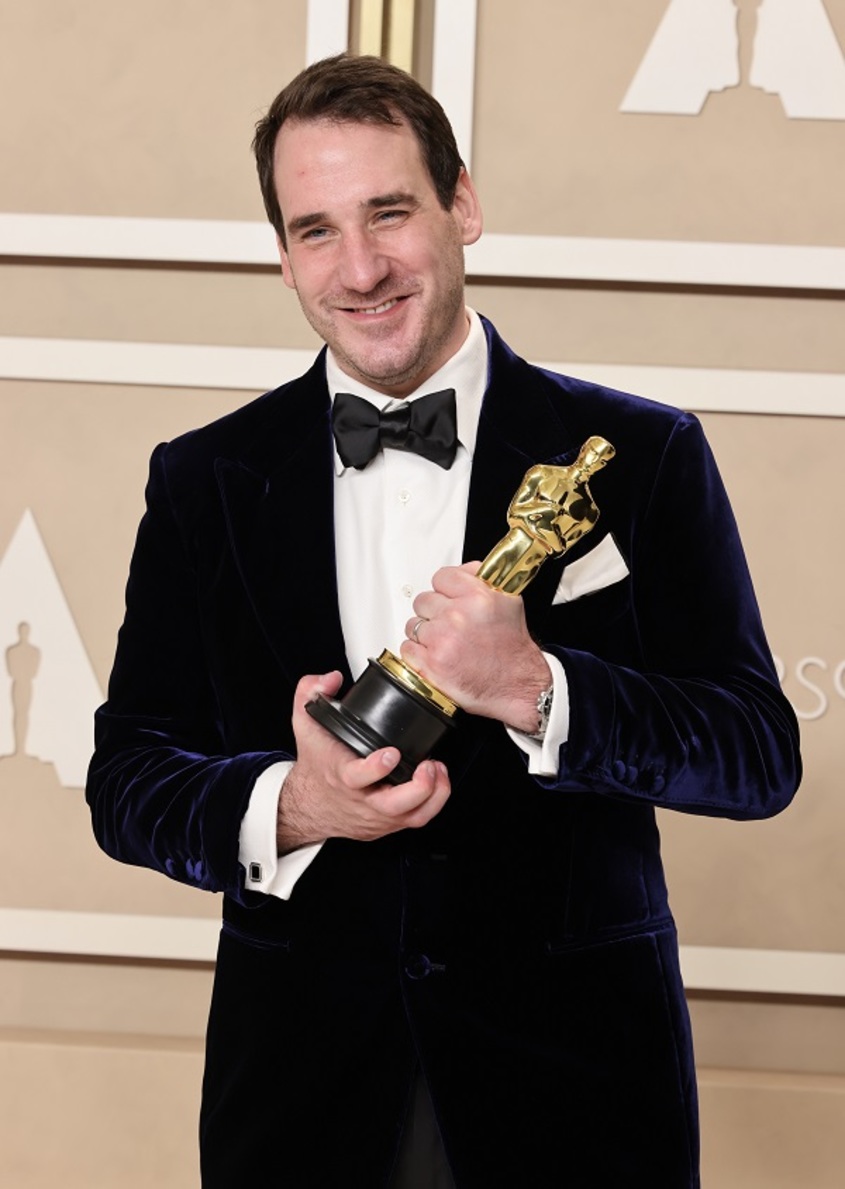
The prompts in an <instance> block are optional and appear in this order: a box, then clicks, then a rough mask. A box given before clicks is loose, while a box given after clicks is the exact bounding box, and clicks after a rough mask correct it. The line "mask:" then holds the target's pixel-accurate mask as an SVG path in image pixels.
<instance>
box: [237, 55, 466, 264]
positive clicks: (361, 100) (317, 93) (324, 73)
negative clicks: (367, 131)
mask: <svg viewBox="0 0 845 1189" xmlns="http://www.w3.org/2000/svg"><path fill="white" fill-rule="evenodd" d="M321 119H324V120H335V121H337V122H338V123H344V122H348V123H352V124H394V125H396V124H407V125H408V127H409V128H410V129H411V131H412V132H413V133H414V135H415V136H416V138H417V142H418V143H419V146H420V152H421V153H422V159H423V163H424V164H425V167H426V169H427V170H428V173H429V176H430V177H431V181H432V183H433V185H434V189H435V192H436V194H437V199H438V201H439V203H440V205H441V206H442V207H443V208H444V210H451V209H452V206H453V204H454V201H455V190H456V187H457V184H458V177H459V176H460V172H461V169H462V168H463V162H462V161H461V157H460V154H459V153H458V146H457V144H456V143H455V134H454V132H453V131H452V126H451V124H450V123H449V120H448V119H447V117H446V113H445V112H444V111H443V108H442V107H441V106H440V104H439V103H438V102H437V100H436V99H435V98H434V97H433V96H432V95H430V94H429V93H428V91H426V89H425V88H424V87H422V86H421V85H420V84H419V83H418V82H417V80H416V79H415V78H412V77H411V75H410V74H406V72H405V71H404V70H399V68H398V67H396V66H391V65H390V64H389V63H388V62H385V61H383V60H382V59H381V58H375V57H370V56H368V55H362V56H360V57H353V56H352V55H349V54H338V55H336V56H335V57H333V58H323V59H322V61H320V62H315V63H313V65H311V66H308V67H306V69H305V70H303V71H302V72H301V73H300V74H298V75H297V76H296V78H295V79H293V80H292V81H291V82H289V83H288V85H287V86H286V87H285V88H284V89H283V90H282V91H280V92H279V94H278V95H277V96H276V98H275V99H274V100H273V102H272V103H271V105H270V108H269V110H268V112H267V114H266V116H264V117H263V118H262V119H261V120H259V122H258V124H257V125H256V127H255V137H254V138H253V142H252V151H253V152H254V153H255V161H256V165H257V167H258V180H259V183H260V185H261V195H262V197H263V199H264V207H265V209H266V211H267V218H268V219H269V220H270V222H271V223H272V225H273V227H274V228H275V231H276V234H277V235H278V236H279V238H280V239H281V241H282V243H283V244H284V242H285V228H284V219H283V217H282V211H281V207H280V206H279V199H278V196H277V194H276V183H275V179H274V177H273V154H274V150H275V147H276V137H277V136H278V134H279V129H280V128H281V126H282V124H284V123H285V121H286V120H321Z"/></svg>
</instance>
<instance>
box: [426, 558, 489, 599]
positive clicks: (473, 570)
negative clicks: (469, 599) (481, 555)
mask: <svg viewBox="0 0 845 1189" xmlns="http://www.w3.org/2000/svg"><path fill="white" fill-rule="evenodd" d="M480 567H481V562H477V561H469V562H464V564H463V565H462V566H442V567H441V568H440V569H439V570H437V572H436V573H435V575H434V577H433V578H432V580H431V585H432V587H433V588H434V590H435V591H436V592H437V593H438V594H442V595H445V596H446V597H447V598H450V599H454V598H457V597H458V596H459V595H462V594H467V593H468V592H469V591H471V590H472V589H473V588H474V586H475V576H476V574H477V573H478V570H479V569H480ZM478 581H479V582H480V581H481V579H478ZM485 585H486V583H485Z"/></svg>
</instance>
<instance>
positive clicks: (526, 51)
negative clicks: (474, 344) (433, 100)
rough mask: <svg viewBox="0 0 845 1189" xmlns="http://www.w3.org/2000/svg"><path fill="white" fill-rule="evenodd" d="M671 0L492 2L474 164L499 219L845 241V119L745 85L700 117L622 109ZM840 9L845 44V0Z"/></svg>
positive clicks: (544, 228)
mask: <svg viewBox="0 0 845 1189" xmlns="http://www.w3.org/2000/svg"><path fill="white" fill-rule="evenodd" d="M666 7H667V3H666V0H638V3H636V4H631V3H630V2H629V0H601V2H600V3H596V0H567V3H565V4H560V3H558V2H557V0H525V3H523V4H521V5H520V8H519V18H518V19H515V14H514V9H513V6H512V5H511V4H510V3H508V0H487V2H486V3H484V4H482V5H481V6H480V9H479V20H478V61H477V67H476V70H477V73H476V108H475V129H476V131H475V142H474V143H475V151H474V167H475V180H476V182H477V183H478V184H479V185H480V187H481V192H482V194H483V195H485V196H486V212H487V220H488V227H489V229H490V230H492V231H497V232H508V233H511V234H513V233H526V232H531V233H535V234H544V235H579V236H580V235H583V236H620V237H622V238H631V239H682V240H687V239H689V240H698V239H700V240H707V241H711V240H712V241H723V240H729V241H739V242H749V243H795V244H830V245H840V246H841V245H843V244H845V229H843V222H842V217H841V209H840V208H841V203H840V200H839V196H840V195H841V194H842V192H843V189H845V153H843V137H844V136H845V131H843V130H845V124H844V123H843V122H842V121H814V120H789V119H787V118H786V116H785V115H784V112H783V108H782V106H781V103H780V100H779V99H778V98H777V96H774V95H767V94H765V93H763V92H760V91H755V90H751V89H745V88H740V89H735V90H728V91H724V92H722V93H721V94H716V95H711V97H710V98H709V99H708V101H707V103H706V104H705V107H704V110H703V112H702V114H701V115H700V116H697V117H690V116H673V115H660V116H653V115H632V114H623V113H620V112H619V110H618V108H619V105H620V103H621V102H622V99H623V97H624V95H625V93H626V91H627V89H628V86H629V84H630V82H631V79H632V78H633V76H634V73H635V71H636V69H637V67H638V66H639V63H640V61H641V59H642V57H643V55H644V54H645V52H646V49H647V48H648V45H649V42H650V41H651V38H652V36H653V34H654V31H655V30H656V28H657V26H658V24H659V22H660V20H661V18H662V16H663V14H664V11H665V9H666ZM826 8H827V10H828V12H829V14H830V17H831V21H832V23H833V25H834V27H835V29H836V31H837V33H838V35H839V39H840V44H843V45H845V2H843V0H826ZM538 34H540V35H538ZM505 64H506V67H505Z"/></svg>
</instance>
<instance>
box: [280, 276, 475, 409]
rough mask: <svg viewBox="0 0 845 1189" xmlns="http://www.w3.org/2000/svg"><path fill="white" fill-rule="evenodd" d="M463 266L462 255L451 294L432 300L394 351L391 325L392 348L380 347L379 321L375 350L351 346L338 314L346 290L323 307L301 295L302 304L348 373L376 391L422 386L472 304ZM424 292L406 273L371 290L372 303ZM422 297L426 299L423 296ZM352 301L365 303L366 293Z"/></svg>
mask: <svg viewBox="0 0 845 1189" xmlns="http://www.w3.org/2000/svg"><path fill="white" fill-rule="evenodd" d="M462 265H463V258H462V257H461V267H460V269H457V270H456V272H455V275H454V277H453V278H452V279H451V283H450V284H449V286H448V288H447V289H446V291H445V293H443V294H441V296H440V298H439V299H438V298H437V297H435V298H433V299H431V300H432V302H433V305H432V306H431V307H429V308H425V309H424V311H423V317H422V322H421V325H420V328H419V331H418V333H417V337H416V339H415V340H413V341H412V342H410V343H405V344H400V345H398V346H397V347H396V348H395V349H394V350H393V351H391V350H390V348H389V340H390V336H391V333H392V332H391V330H390V329H389V328H387V329H386V332H385V335H384V337H385V340H386V342H385V348H386V349H385V350H380V349H379V343H378V328H377V327H376V326H373V328H372V330H371V332H370V333H371V334H373V347H372V349H370V350H368V349H367V346H366V345H363V344H362V345H361V347H360V348H358V347H356V346H353V347H352V348H351V349H350V348H348V347H347V346H346V345H345V342H344V338H345V336H343V335H342V334H340V333H339V332H338V331H337V329H336V326H337V324H336V322H335V318H334V309H335V307H336V306H338V305H339V306H342V305H343V304H344V299H345V298H346V296H347V295H345V294H344V295H334V296H332V297H331V298H328V299H326V301H325V303H324V304H323V305H322V306H321V307H320V308H319V310H318V311H317V312H313V311H311V310H309V309H308V308H307V307H306V306H305V305H304V303H303V302H302V299H301V298H300V306H301V308H302V312H303V314H304V315H305V317H306V319H307V320H308V322H309V323H310V324H311V327H312V329H313V330H314V331H316V333H317V334H318V335H319V336H320V338H321V339H322V340H323V341H324V342H325V343H326V344H327V345H328V346H329V347H330V349H331V351H332V353H333V354H334V356H335V359H336V360H337V362H338V364H339V366H340V367H341V369H342V370H343V371H344V372H346V373H347V374H348V375H350V376H352V377H353V378H355V379H358V380H360V381H362V382H363V383H364V384H366V385H367V387H369V388H373V389H375V390H376V391H384V392H386V393H395V394H397V395H405V394H407V393H410V392H412V391H413V390H414V389H415V388H416V387H418V386H419V384H421V383H422V382H423V381H424V380H425V379H427V378H428V376H430V375H431V374H432V373H433V372H435V371H437V369H438V368H439V367H441V366H442V365H443V364H444V363H445V362H446V361H447V359H448V358H449V355H450V353H449V352H448V351H447V347H448V345H449V341H450V339H451V338H452V336H453V334H454V333H455V326H456V324H457V323H458V320H459V319H460V318H461V317H463V314H464V310H465V308H466V306H465V298H464V273H463V267H462ZM418 291H419V285H418V283H417V282H416V280H414V279H411V278H402V279H401V280H399V282H398V283H397V279H396V278H389V279H388V280H387V282H386V283H384V284H382V285H381V286H379V287H378V288H377V289H375V290H373V292H372V294H368V295H367V303H368V304H372V305H373V306H376V305H380V304H381V303H382V302H383V301H386V300H388V299H389V297H390V296H391V295H394V294H397V293H410V294H411V295H412V296H411V298H410V300H412V301H413V300H416V298H415V296H413V295H414V294H415V293H416V292H418ZM382 294H383V296H382ZM422 300H423V301H425V300H426V299H425V298H424V297H423V298H422ZM348 304H349V305H350V306H353V305H360V304H361V298H360V295H358V296H357V297H356V298H355V300H354V301H349V302H348Z"/></svg>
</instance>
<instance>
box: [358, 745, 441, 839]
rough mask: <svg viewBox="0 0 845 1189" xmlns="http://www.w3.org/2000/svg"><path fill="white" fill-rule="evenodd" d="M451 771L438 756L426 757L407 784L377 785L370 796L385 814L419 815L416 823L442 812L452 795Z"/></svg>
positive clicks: (374, 805)
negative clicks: (432, 758) (436, 758)
mask: <svg viewBox="0 0 845 1189" xmlns="http://www.w3.org/2000/svg"><path fill="white" fill-rule="evenodd" d="M449 791H450V784H449V774H448V772H447V771H446V766H445V764H442V763H441V762H440V761H439V760H423V762H422V763H421V764H418V765H417V768H416V769H415V771H414V775H413V776H412V778H411V779H410V780H409V781H407V782H406V783H405V784H397V785H391V786H389V787H388V786H386V787H383V788H379V789H374V790H373V792H372V793H370V794H369V796H368V800H369V803H370V805H371V806H372V808H374V809H375V810H376V811H377V812H379V813H382V814H384V816H385V817H390V818H394V819H396V820H401V821H403V824H407V823H406V821H405V819H407V818H409V817H417V818H418V819H419V821H418V822H417V823H416V824H420V825H421V824H423V819H425V820H430V819H431V818H432V817H434V815H435V814H436V813H439V812H440V810H441V809H442V808H443V805H444V804H445V803H446V799H447V797H448V796H449Z"/></svg>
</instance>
